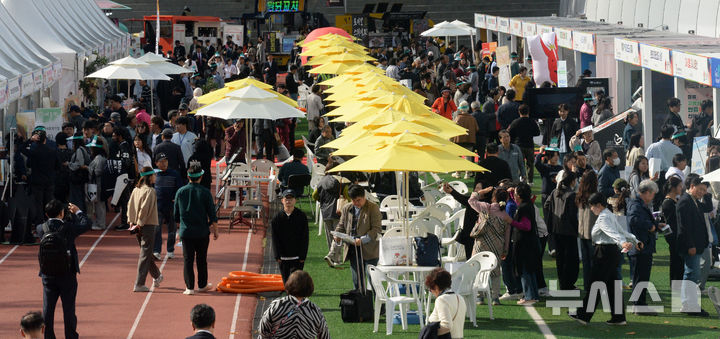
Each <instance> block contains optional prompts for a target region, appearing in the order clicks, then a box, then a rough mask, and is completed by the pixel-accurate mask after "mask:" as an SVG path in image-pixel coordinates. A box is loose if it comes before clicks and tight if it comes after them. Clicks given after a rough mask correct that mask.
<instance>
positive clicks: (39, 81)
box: [32, 69, 43, 92]
mask: <svg viewBox="0 0 720 339" xmlns="http://www.w3.org/2000/svg"><path fill="white" fill-rule="evenodd" d="M32 77H33V92H34V91H39V90H41V89H42V88H43V71H42V70H41V69H39V70H37V71H34V72H33V74H32Z"/></svg>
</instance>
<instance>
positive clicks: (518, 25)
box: [510, 19, 523, 37]
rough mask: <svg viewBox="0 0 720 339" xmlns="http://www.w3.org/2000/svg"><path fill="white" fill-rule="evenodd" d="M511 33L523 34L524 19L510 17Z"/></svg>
mask: <svg viewBox="0 0 720 339" xmlns="http://www.w3.org/2000/svg"><path fill="white" fill-rule="evenodd" d="M510 34H512V35H515V36H520V37H521V36H522V35H523V34H522V20H515V19H510Z"/></svg>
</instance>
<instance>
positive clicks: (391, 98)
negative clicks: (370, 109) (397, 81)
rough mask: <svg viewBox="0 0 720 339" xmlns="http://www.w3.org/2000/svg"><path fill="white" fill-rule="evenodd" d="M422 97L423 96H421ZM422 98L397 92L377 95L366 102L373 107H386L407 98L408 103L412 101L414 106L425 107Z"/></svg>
mask: <svg viewBox="0 0 720 339" xmlns="http://www.w3.org/2000/svg"><path fill="white" fill-rule="evenodd" d="M423 99H424V98H423ZM423 99H420V98H418V97H414V96H410V95H406V94H397V93H390V94H388V95H386V96H383V97H379V98H377V99H375V100H373V101H371V102H369V103H368V104H369V105H371V106H375V107H386V106H388V105H390V106H391V105H394V104H396V103H398V102H400V101H404V100H407V101H408V103H413V104H414V105H415V106H421V107H424V108H425V109H427V106H425V102H424V100H423Z"/></svg>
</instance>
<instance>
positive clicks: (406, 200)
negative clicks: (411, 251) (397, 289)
mask: <svg viewBox="0 0 720 339" xmlns="http://www.w3.org/2000/svg"><path fill="white" fill-rule="evenodd" d="M402 173H403V190H404V191H405V194H404V195H403V224H404V225H403V226H404V229H405V234H406V236H407V237H408V238H410V230H409V228H410V227H409V224H410V223H409V220H408V219H409V218H410V213H408V210H409V208H410V205H409V202H410V184H409V183H408V179H409V178H410V175H409V172H408V171H403V172H402ZM410 259H411V258H408V261H407V264H408V266H410Z"/></svg>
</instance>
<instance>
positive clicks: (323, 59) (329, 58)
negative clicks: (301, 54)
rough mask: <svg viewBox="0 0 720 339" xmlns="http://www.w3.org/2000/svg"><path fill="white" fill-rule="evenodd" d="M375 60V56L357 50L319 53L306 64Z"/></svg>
mask: <svg viewBox="0 0 720 339" xmlns="http://www.w3.org/2000/svg"><path fill="white" fill-rule="evenodd" d="M370 60H375V58H373V57H371V56H368V55H365V54H360V53H357V52H351V51H348V52H345V53H341V54H331V55H319V56H316V57H313V58H312V59H311V60H310V61H308V62H306V63H305V65H306V66H315V65H324V64H327V63H330V62H346V61H370Z"/></svg>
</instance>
